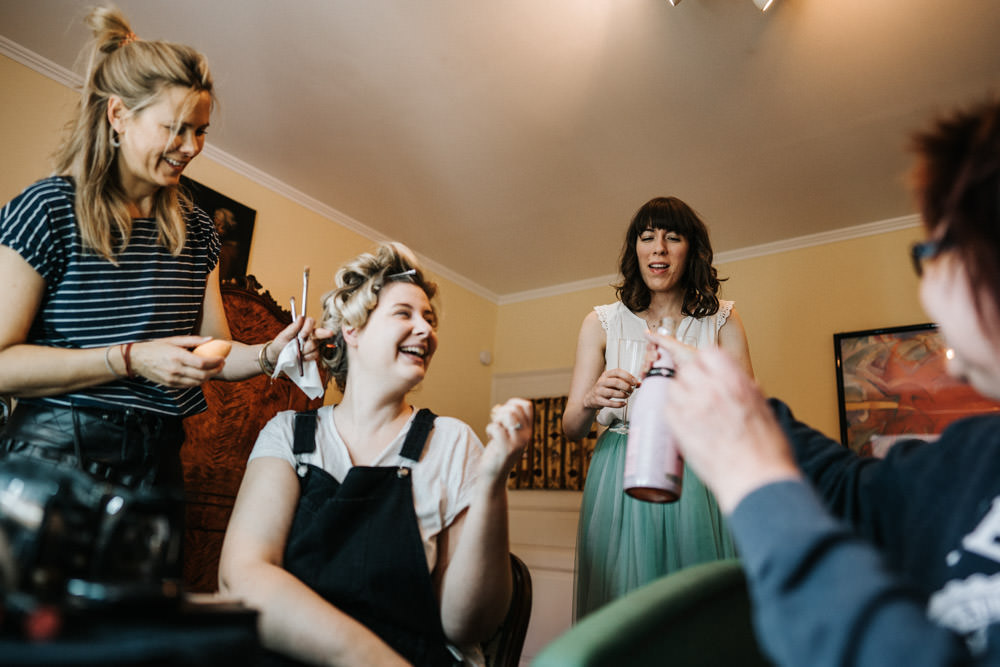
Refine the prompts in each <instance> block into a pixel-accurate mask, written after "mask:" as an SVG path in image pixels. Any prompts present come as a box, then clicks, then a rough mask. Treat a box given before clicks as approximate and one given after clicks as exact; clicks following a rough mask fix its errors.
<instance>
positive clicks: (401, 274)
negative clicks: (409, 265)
mask: <svg viewBox="0 0 1000 667" xmlns="http://www.w3.org/2000/svg"><path fill="white" fill-rule="evenodd" d="M415 275H417V270H416V269H410V270H408V271H400V272H399V273H393V274H391V275H388V276H386V277H385V279H386V280H392V279H393V278H402V277H404V276H415Z"/></svg>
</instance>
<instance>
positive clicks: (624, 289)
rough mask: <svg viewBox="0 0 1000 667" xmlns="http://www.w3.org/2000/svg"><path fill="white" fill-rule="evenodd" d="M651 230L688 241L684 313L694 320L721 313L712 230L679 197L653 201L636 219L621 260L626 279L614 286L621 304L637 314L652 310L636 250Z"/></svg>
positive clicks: (646, 205) (682, 280)
mask: <svg viewBox="0 0 1000 667" xmlns="http://www.w3.org/2000/svg"><path fill="white" fill-rule="evenodd" d="M647 229H662V230H664V231H667V232H676V233H677V234H680V235H681V236H683V237H684V238H685V239H687V242H688V254H687V261H686V263H685V265H684V274H683V275H682V276H681V286H682V287H683V288H684V303H683V304H682V306H681V310H682V312H683V313H684V314H685V315H691V316H693V317H705V316H707V315H714V314H715V313H717V312H718V311H719V297H718V292H719V283H720V282H721V280H720V278H719V277H718V272H717V271H716V269H715V267H714V266H712V244H711V242H710V241H709V239H708V228H707V227H706V226H705V223H704V222H702V221H701V218H699V217H698V214H697V213H695V212H694V210H692V209H691V207H690V206H688V205H687V204H685V203H684V202H683V201H681V200H680V199H678V198H677V197H656V198H655V199H650V200H649V201H648V202H646V203H645V204H643V205H642V207H641V208H640V209H639V210H638V211H636V214H635V216H633V217H632V222H631V223H629V226H628V231H627V232H625V243H624V244H623V245H622V251H621V257H620V258H619V261H618V269H619V271H620V272H621V275H622V280H621V282H620V283H618V284H616V285H614V288H615V293H616V294H617V295H618V298H619V299H620V300H621V302H622V303H624V304H625V306H626V307H627V308H628V309H629V310H631V311H632V312H635V313H639V312H642V311H644V310H646V309H647V308H649V301H650V298H651V294H650V291H649V287H647V286H646V283H645V282H644V281H643V279H642V273H641V272H640V271H639V258H638V257H637V256H636V251H635V244H636V240H637V239H638V238H639V235H640V234H642V233H643V232H644V231H646V230H647Z"/></svg>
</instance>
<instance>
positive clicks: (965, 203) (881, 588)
mask: <svg viewBox="0 0 1000 667" xmlns="http://www.w3.org/2000/svg"><path fill="white" fill-rule="evenodd" d="M913 146H914V149H915V153H916V156H917V162H916V166H915V169H914V171H913V183H914V189H915V192H916V195H917V200H918V203H919V206H920V209H921V215H922V218H923V221H924V227H925V231H926V238H927V240H925V241H923V242H920V243H917V244H914V246H913V248H912V257H913V261H914V267H915V269H916V272H917V274H918V275H919V276H920V277H921V282H920V297H921V300H922V302H923V305H924V308H925V309H926V311H927V312H928V314H929V315H930V316H931V317H932V318H933V319H934V320H935V321H936V322H937V323H938V325H939V328H940V331H941V334H942V335H943V336H944V339H945V341H946V342H947V344H948V345H949V346H950V347H951V349H952V350H953V352H954V355H953V357H952V358H951V360H950V361H949V367H948V372H949V374H952V375H954V376H957V377H959V378H962V379H964V380H966V381H968V382H969V383H970V384H971V385H972V386H973V387H974V388H975V389H977V390H978V391H979V392H981V393H982V394H983V395H985V396H988V397H992V398H1000V101H994V102H990V103H985V104H982V105H980V106H978V107H976V108H973V109H971V110H965V111H958V112H955V113H953V114H951V115H949V116H945V117H942V118H941V119H938V120H937V121H936V122H935V123H934V124H933V126H932V127H931V128H930V129H928V130H926V131H924V132H922V133H920V134H918V135H916V136H915V138H914V142H913ZM650 338H651V339H653V340H654V342H656V343H657V344H659V345H662V346H663V347H664V348H666V349H668V350H669V351H670V352H671V353H672V354H673V355H674V356H675V358H676V359H677V375H676V378H675V379H676V382H675V383H674V386H673V388H672V390H671V392H670V395H669V403H668V405H667V406H666V407H665V410H666V412H667V414H668V416H669V418H670V420H671V423H672V424H673V425H674V429H675V431H676V434H677V437H678V439H679V442H680V447H681V449H682V451H683V453H684V455H685V457H686V459H687V462H688V464H689V465H690V466H691V467H692V468H693V469H694V470H695V471H696V472H697V473H698V475H699V476H701V478H702V479H703V480H705V482H706V483H707V484H708V485H709V486H710V487H711V488H712V490H713V491H714V492H715V494H716V497H717V498H718V501H719V505H720V507H721V508H722V509H723V511H724V512H725V513H726V514H728V515H729V519H730V525H731V526H732V530H733V533H734V536H735V538H736V541H737V546H738V548H739V550H740V554H741V557H742V560H743V566H744V569H745V570H746V573H747V579H748V582H749V586H750V592H751V597H752V599H753V605H754V624H755V627H756V630H757V634H758V637H759V639H760V640H761V644H762V646H763V648H764V650H765V651H766V652H767V653H768V654H769V655H770V656H771V658H773V659H774V660H775V661H776V662H777V663H778V664H780V665H807V666H808V667H819V666H823V665H871V666H877V667H891V666H893V665H906V666H907V667H914V666H916V665H987V664H989V665H996V664H1000V416H981V417H972V418H966V419H961V420H959V421H957V422H955V423H953V424H952V425H950V426H949V427H948V428H946V429H945V431H944V432H943V433H942V434H941V437H940V439H938V440H937V441H935V442H932V443H927V442H921V441H917V440H909V441H903V442H900V443H897V444H896V445H894V446H893V447H892V449H890V450H889V452H888V454H887V456H886V457H885V458H884V459H874V458H863V457H859V456H857V455H856V454H854V453H853V452H852V451H850V450H848V449H847V448H845V447H842V446H841V445H840V444H839V443H838V442H836V441H834V440H831V439H829V438H827V437H825V436H823V435H822V434H820V433H818V432H816V431H814V430H813V429H811V428H809V427H808V426H806V425H804V424H802V423H800V422H798V421H796V420H795V418H794V416H793V415H792V413H791V410H790V409H789V408H788V407H787V406H786V405H784V404H783V403H781V402H780V401H777V400H774V399H772V400H770V401H768V400H766V399H765V398H764V396H763V395H762V393H761V391H760V389H759V387H758V386H757V385H756V384H755V383H754V382H753V381H752V380H751V379H750V378H749V377H748V376H747V375H746V373H744V372H743V371H742V369H741V368H740V366H739V365H738V364H737V363H736V362H735V361H734V360H732V359H731V358H729V357H727V356H726V355H725V353H724V352H722V351H720V350H716V349H711V350H699V351H694V350H691V349H689V348H686V347H685V346H683V345H681V344H680V343H678V342H677V341H675V340H673V339H669V338H666V337H659V336H656V335H655V334H651V335H650Z"/></svg>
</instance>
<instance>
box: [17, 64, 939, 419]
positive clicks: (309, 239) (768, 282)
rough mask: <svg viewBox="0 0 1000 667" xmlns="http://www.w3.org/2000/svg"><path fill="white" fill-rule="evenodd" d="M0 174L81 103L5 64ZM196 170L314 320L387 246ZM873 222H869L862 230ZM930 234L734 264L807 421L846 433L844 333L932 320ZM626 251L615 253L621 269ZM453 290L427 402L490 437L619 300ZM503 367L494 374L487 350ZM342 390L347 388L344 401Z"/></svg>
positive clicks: (256, 258)
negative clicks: (923, 271) (840, 368)
mask: <svg viewBox="0 0 1000 667" xmlns="http://www.w3.org/2000/svg"><path fill="white" fill-rule="evenodd" d="M0 85H2V87H3V89H4V90H7V91H17V94H16V95H4V96H3V97H2V98H0V138H2V140H3V146H4V156H5V161H6V163H7V167H6V168H5V169H3V170H0V200H2V201H6V200H8V199H10V198H11V197H12V196H14V195H15V194H16V193H17V192H19V191H20V190H21V189H23V188H24V187H25V186H26V185H28V184H29V183H31V182H32V181H34V180H36V179H38V178H40V177H42V176H45V175H46V174H48V173H49V172H50V171H51V166H50V163H49V161H48V157H49V155H50V154H51V153H52V151H54V150H55V148H56V146H57V144H58V139H59V132H60V130H61V128H62V127H63V124H64V123H65V121H66V119H68V118H69V115H70V113H71V111H72V108H73V105H74V103H75V101H76V95H75V93H74V92H72V91H70V90H69V89H67V88H66V87H64V86H62V85H60V84H58V83H55V82H53V81H51V80H50V79H48V78H46V77H44V76H42V75H40V74H37V73H35V72H33V71H31V70H29V69H28V68H26V67H23V66H21V65H19V64H17V63H15V62H14V61H12V60H10V59H8V58H6V57H2V56H0ZM189 175H190V176H191V177H192V178H195V179H196V180H198V181H201V182H203V183H205V184H206V185H208V186H209V187H212V188H214V189H216V190H218V191H220V192H223V193H225V194H226V195H228V196H230V197H233V198H234V199H236V200H238V201H240V202H242V203H244V204H246V205H247V206H250V207H251V208H253V209H256V211H257V221H256V226H255V228H254V238H253V246H252V248H251V255H250V266H249V272H250V273H252V274H254V275H256V276H257V278H258V279H259V280H260V282H261V284H263V285H265V286H266V288H267V289H268V290H269V291H270V292H271V294H272V295H273V296H274V297H275V298H276V299H278V301H279V302H281V303H284V302H286V301H287V299H288V297H290V296H292V295H297V294H298V293H299V291H300V290H301V272H302V267H303V266H306V265H308V266H309V267H310V269H311V276H312V280H311V285H312V288H311V294H310V300H309V311H310V312H311V313H314V314H316V313H318V312H319V298H320V296H321V294H322V293H323V292H324V291H325V290H326V289H327V288H328V287H329V286H330V285H331V283H332V280H333V273H334V271H335V268H336V267H337V266H338V265H339V264H340V263H341V262H343V261H344V260H346V259H348V258H350V257H352V256H354V255H355V254H357V253H359V252H361V251H364V250H369V249H370V248H371V247H372V245H373V243H372V242H371V241H370V240H368V239H366V238H364V237H362V236H360V235H358V234H356V233H355V232H353V231H350V230H348V229H347V228H345V227H341V226H340V225H338V224H336V223H334V222H332V221H330V220H328V219H326V218H324V217H322V216H320V215H319V214H317V213H314V212H313V211H311V210H309V209H307V208H304V207H303V206H301V205H299V204H297V203H295V202H294V201H291V200H289V199H287V198H285V197H283V196H281V195H279V194H277V193H275V192H273V191H272V190H269V189H267V188H265V187H263V186H261V185H258V184H257V183H255V182H253V181H251V180H249V179H248V178H246V177H245V176H243V175H241V174H239V173H236V172H234V171H232V170H231V169H228V168H226V167H224V166H222V165H220V164H218V163H215V162H213V161H212V160H210V159H208V158H206V157H204V156H203V157H201V158H199V159H198V160H196V161H195V162H194V163H193V164H192V165H191V167H190V169H189ZM858 222H859V223H863V222H869V221H858ZM918 236H919V230H918V229H916V228H914V229H910V230H904V231H897V232H891V233H886V234H879V235H875V236H869V237H864V238H859V239H851V240H847V241H842V242H838V243H830V244H826V245H823V246H817V247H812V248H806V249H802V250H794V251H788V252H782V253H777V254H772V255H767V256H764V257H758V258H754V259H746V260H740V261H733V262H730V263H727V264H723V265H721V266H720V267H719V268H720V275H723V276H729V278H730V280H729V281H728V282H726V283H724V286H723V296H724V297H725V298H730V299H735V300H736V302H737V308H738V309H739V311H740V313H741V315H742V316H743V319H744V322H745V324H746V327H747V332H748V336H749V339H750V349H751V354H752V357H753V362H754V367H755V369H756V372H757V376H758V379H759V380H760V382H761V384H762V385H763V386H764V388H765V390H766V391H767V392H768V393H771V394H774V395H777V396H780V397H783V398H785V399H786V400H788V401H789V403H791V405H792V407H793V408H794V409H795V410H796V412H797V413H798V414H799V416H800V417H802V418H803V419H805V420H807V421H809V422H810V423H812V424H814V425H815V426H817V427H818V428H821V429H822V430H824V431H826V432H828V433H831V434H834V435H835V434H836V433H837V429H838V426H837V424H838V421H837V403H836V384H835V376H834V366H833V342H832V336H833V334H834V333H836V332H839V331H853V330H858V329H868V328H875V327H881V326H894V325H902V324H911V323H916V322H923V321H926V316H925V315H924V313H923V311H922V310H921V308H920V306H919V303H918V301H917V298H916V279H915V278H914V277H913V275H912V271H911V270H910V267H909V262H908V259H907V257H906V248H907V246H908V243H909V242H910V241H911V240H913V239H915V238H917V237H918ZM616 253H617V249H616V248H609V250H608V266H607V267H603V268H601V269H595V270H601V272H610V271H612V270H613V267H614V257H615V255H616ZM439 282H440V286H441V300H440V305H441V311H442V313H441V314H442V317H441V329H440V336H441V346H440V349H439V352H438V355H437V358H436V359H435V362H434V366H433V370H432V371H431V373H430V375H429V377H428V380H427V382H426V384H425V386H424V387H422V388H421V389H418V390H417V392H416V393H415V394H414V396H413V402H414V403H416V404H418V405H425V406H428V407H432V408H433V409H435V411H437V412H438V413H439V414H446V415H453V416H455V417H458V418H460V419H463V420H465V421H467V422H469V423H470V424H472V425H473V426H474V427H475V428H476V430H477V431H478V432H479V433H480V435H482V434H483V425H484V424H485V422H486V419H487V418H488V414H489V397H490V389H491V381H492V374H493V373H521V372H531V371H539V370H552V369H565V368H570V367H572V365H573V356H574V353H575V347H576V337H577V333H578V331H579V326H580V322H581V321H582V320H583V317H584V316H585V315H586V314H587V312H588V311H589V310H590V308H591V307H592V306H593V305H594V304H598V303H608V302H610V301H612V300H613V299H614V292H613V290H612V289H611V288H610V287H606V288H593V289H587V290H580V291H577V292H573V293H570V294H563V295H559V296H554V297H547V298H541V299H534V300H531V301H525V302H519V303H511V304H505V305H503V306H497V305H495V304H493V303H491V302H490V301H488V300H486V299H483V298H482V297H479V296H477V295H476V294H474V293H472V292H470V291H468V290H467V289H465V288H463V287H461V286H459V285H456V284H455V283H453V282H450V281H447V280H439ZM484 350H485V351H489V352H492V354H493V358H494V362H493V364H492V365H491V366H488V367H487V366H483V365H482V364H480V362H479V353H480V352H481V351H484ZM331 393H333V392H331Z"/></svg>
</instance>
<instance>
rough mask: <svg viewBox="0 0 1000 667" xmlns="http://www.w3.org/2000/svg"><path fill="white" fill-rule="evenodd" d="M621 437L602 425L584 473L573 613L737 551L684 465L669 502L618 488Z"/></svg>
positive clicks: (580, 615) (622, 463) (579, 615)
mask: <svg viewBox="0 0 1000 667" xmlns="http://www.w3.org/2000/svg"><path fill="white" fill-rule="evenodd" d="M626 440H627V436H626V435H623V434H619V433H612V432H611V431H605V432H604V434H603V435H601V437H600V439H598V441H597V445H596V447H595V448H594V456H593V458H592V459H591V462H590V469H589V470H588V471H587V481H586V483H585V485H584V489H583V503H582V505H581V507H580V526H579V533H578V535H577V543H576V595H575V597H576V599H575V613H576V618H577V619H581V618H583V617H584V616H585V615H587V614H588V613H590V612H591V611H594V610H595V609H597V608H598V607H600V606H602V605H604V604H607V603H608V602H611V601H612V600H615V599H616V598H619V597H621V596H622V595H624V594H625V593H627V592H628V591H630V590H632V589H634V588H638V587H639V586H642V585H643V584H647V583H649V582H651V581H653V580H654V579H658V578H659V577H662V576H663V575H665V574H668V573H670V572H674V571H676V570H679V569H681V568H683V567H687V566H689V565H695V564H697V563H704V562H708V561H713V560H720V559H723V558H733V557H735V556H736V547H735V546H734V544H733V539H732V536H731V535H730V533H729V528H728V527H727V526H726V523H725V520H724V519H723V517H722V512H721V511H720V510H719V506H718V504H717V503H716V502H715V497H714V496H713V495H712V493H711V492H710V491H709V490H708V488H707V487H705V485H704V484H702V482H701V480H700V479H698V478H697V477H696V476H695V475H694V473H693V472H691V470H690V468H687V467H685V469H684V486H683V490H682V493H681V499H680V500H679V501H677V502H675V503H667V504H660V503H648V502H644V501H641V500H635V499H634V498H632V497H631V496H628V495H626V494H625V492H624V491H623V490H622V477H623V475H624V470H625V443H626Z"/></svg>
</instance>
